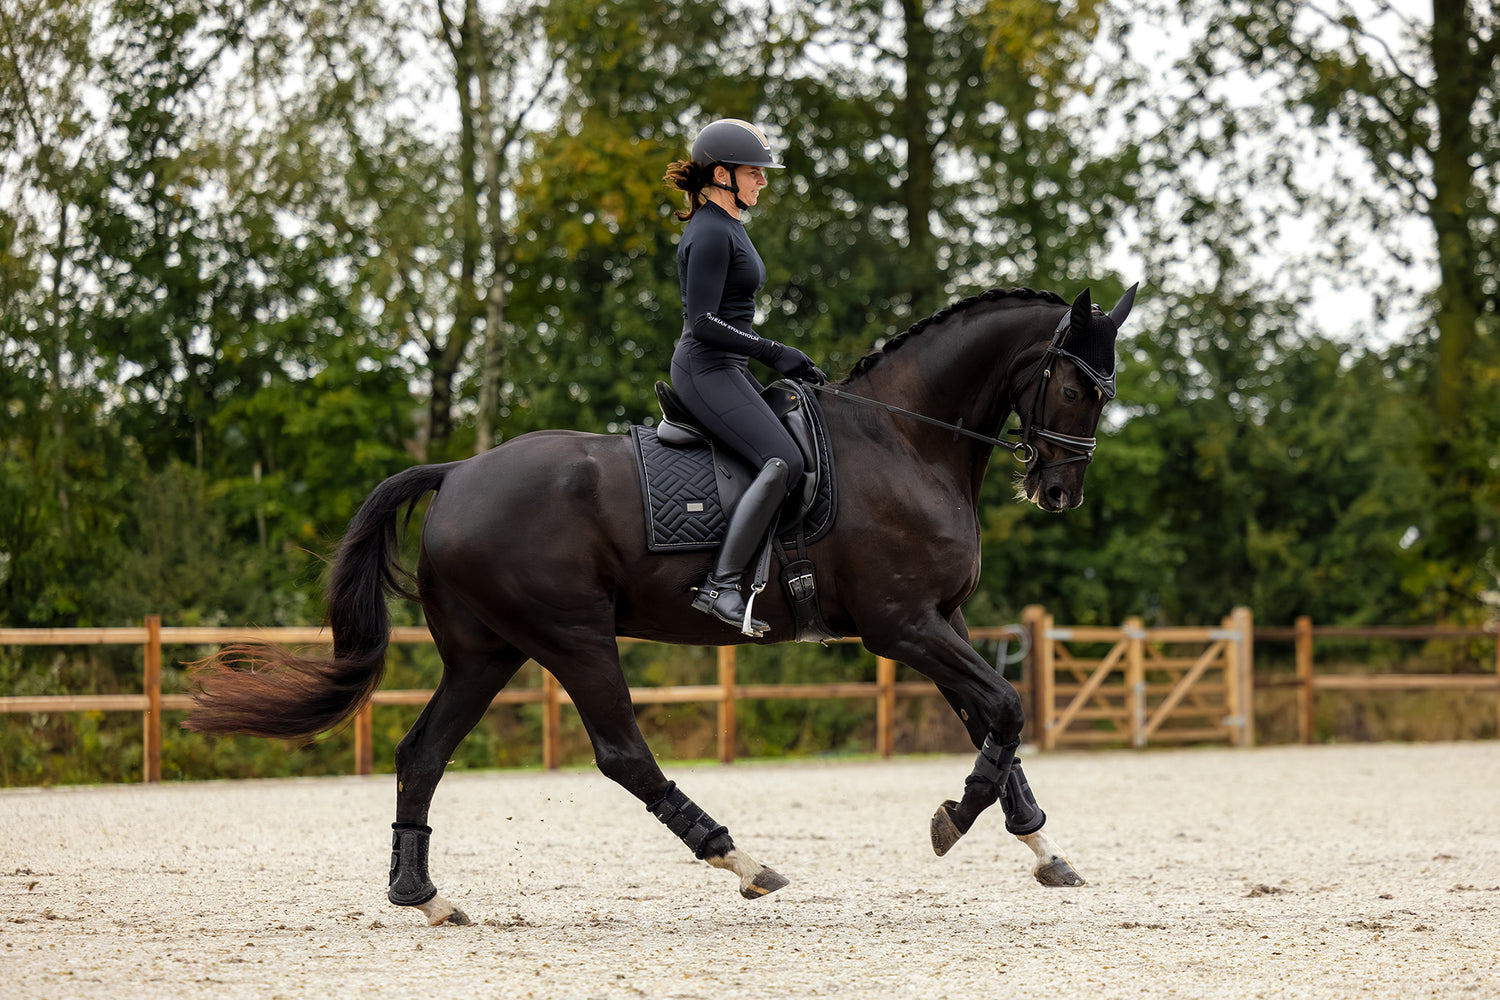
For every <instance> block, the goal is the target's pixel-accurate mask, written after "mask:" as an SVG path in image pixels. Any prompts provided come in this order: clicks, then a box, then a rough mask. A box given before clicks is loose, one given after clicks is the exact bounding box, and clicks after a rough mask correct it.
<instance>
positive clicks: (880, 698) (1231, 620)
mask: <svg viewBox="0 0 1500 1000" xmlns="http://www.w3.org/2000/svg"><path fill="white" fill-rule="evenodd" d="M1020 633H1024V638H1025V642H1024V643H1023V645H1025V646H1027V647H1029V650H1030V651H1029V654H1028V655H1027V657H1026V661H1025V668H1024V679H1023V680H1021V681H1020V682H1017V683H1016V687H1017V688H1018V689H1019V690H1020V692H1021V695H1022V698H1023V700H1024V702H1025V704H1026V705H1027V715H1028V719H1029V725H1031V726H1033V727H1035V728H1034V729H1033V730H1031V738H1032V739H1033V740H1034V741H1036V742H1038V743H1040V744H1041V745H1042V746H1043V747H1044V748H1047V749H1050V748H1053V747H1057V746H1062V745H1069V746H1072V745H1078V746H1086V745H1091V744H1096V743H1099V742H1101V741H1103V742H1111V741H1113V742H1120V741H1121V740H1122V739H1123V740H1124V741H1125V742H1129V743H1131V744H1133V745H1137V746H1141V745H1144V744H1145V742H1146V740H1147V738H1148V737H1151V738H1156V737H1158V736H1161V735H1171V734H1170V733H1169V732H1168V731H1166V730H1164V729H1163V728H1162V725H1163V723H1164V722H1165V721H1166V720H1167V717H1168V716H1169V714H1171V713H1172V711H1173V710H1174V709H1178V708H1179V707H1180V705H1181V703H1182V702H1183V701H1184V699H1185V698H1186V699H1189V700H1193V699H1195V698H1196V695H1195V693H1194V692H1193V691H1192V690H1191V687H1190V685H1191V684H1192V683H1193V682H1194V681H1196V680H1197V679H1198V678H1199V677H1200V676H1201V675H1202V674H1203V672H1204V671H1205V670H1206V669H1208V668H1209V667H1210V666H1211V664H1210V659H1209V658H1210V656H1211V652H1212V651H1210V652H1205V653H1204V654H1202V655H1201V656H1199V657H1198V658H1197V659H1196V660H1191V659H1190V660H1187V661H1181V660H1174V659H1172V658H1167V657H1156V654H1155V653H1154V652H1153V651H1154V650H1155V649H1157V648H1159V647H1161V646H1162V645H1164V644H1171V643H1183V642H1189V643H1191V642H1197V641H1205V642H1221V643H1227V646H1225V647H1224V650H1223V653H1224V655H1226V656H1227V657H1228V660H1226V665H1227V667H1226V669H1225V671H1224V682H1223V683H1221V684H1220V685H1219V687H1220V688H1223V689H1224V690H1222V691H1221V692H1219V691H1218V690H1217V689H1215V690H1216V693H1219V694H1222V696H1223V698H1224V702H1223V713H1222V717H1221V718H1220V719H1219V721H1218V726H1219V729H1220V731H1221V732H1227V733H1228V735H1229V736H1230V741H1231V742H1233V743H1234V744H1236V745H1239V746H1249V745H1253V743H1254V738H1255V736H1254V712H1253V710H1252V708H1253V696H1254V692H1255V690H1256V689H1257V688H1261V689H1266V688H1275V687H1284V686H1296V687H1297V688H1298V698H1297V715H1298V738H1299V739H1300V740H1302V741H1303V742H1307V743H1311V742H1313V739H1314V732H1313V715H1314V708H1315V704H1316V698H1317V694H1318V692H1319V691H1380V690H1384V691H1390V690H1419V689H1461V690H1473V691H1493V692H1494V693H1495V695H1496V725H1497V729H1500V642H1497V643H1496V651H1495V669H1494V672H1493V673H1490V672H1485V673H1465V674H1329V673H1323V674H1319V673H1317V672H1316V671H1315V669H1314V658H1313V651H1314V644H1315V642H1316V641H1317V640H1319V639H1323V640H1331V639H1344V640H1348V639H1375V640H1394V639H1404V640H1472V639H1495V638H1496V630H1495V628H1493V627H1491V628H1484V629H1473V628H1470V629H1466V628H1450V627H1442V626H1429V627H1412V626H1369V627H1361V628H1351V627H1344V626H1314V625H1313V624H1312V622H1311V620H1310V619H1308V618H1307V617H1306V616H1304V617H1301V618H1298V619H1297V621H1296V624H1295V625H1294V626H1293V627H1292V628H1263V627H1262V628H1257V627H1254V625H1253V618H1252V616H1251V614H1250V612H1249V609H1246V608H1236V609H1235V610H1234V612H1233V613H1232V614H1231V615H1230V616H1229V617H1227V618H1225V619H1224V621H1223V623H1222V628H1221V629H1219V630H1205V629H1201V628H1198V629H1194V628H1181V627H1168V628H1154V629H1146V628H1143V627H1141V624H1140V622H1139V621H1136V620H1132V621H1130V622H1127V623H1126V624H1125V625H1122V626H1117V627H1090V628H1059V627H1057V626H1055V625H1054V624H1053V622H1052V619H1051V616H1049V615H1048V614H1047V613H1046V609H1045V608H1042V607H1040V606H1036V605H1033V606H1030V607H1028V608H1026V610H1025V612H1024V614H1023V624H1022V625H1021V626H1020V627H1017V626H993V627H979V628H972V629H970V638H971V640H973V641H976V642H980V641H994V640H1008V641H1009V640H1014V639H1016V638H1017V637H1018V635H1019V634H1020ZM246 640H249V641H263V642H275V643H280V644H307V645H313V644H326V643H328V642H329V641H330V639H329V635H328V632H327V631H326V630H325V629H322V628H310V627H294V628H265V629H233V628H209V627H163V626H162V624H161V618H160V616H157V615H150V616H148V617H147V618H146V620H145V624H144V625H142V626H140V627H131V628H66V629H12V628H0V645H23V646H35V645H50V646H63V645H66V646H81V645H127V646H140V647H141V648H142V650H143V658H144V677H143V685H142V692H141V693H140V694H102V695H25V696H12V697H0V715H3V714H6V713H41V712H139V713H140V714H141V720H142V739H143V744H144V751H145V752H144V763H143V766H142V779H143V780H145V781H147V782H156V781H160V780H161V752H162V727H163V721H162V713H163V712H165V711H177V710H182V709H188V708H191V707H192V698H191V696H190V695H187V694H176V693H163V692H162V690H161V670H162V650H163V647H167V646H188V645H217V644H221V643H226V642H238V641H246ZM639 641H640V640H634V639H621V640H620V642H621V643H622V644H623V643H634V642H639ZM842 641H844V642H858V640H857V639H846V640H842ZM1278 641H1291V642H1292V643H1293V644H1294V653H1295V661H1296V673H1295V676H1294V678H1289V679H1285V680H1279V679H1271V678H1265V679H1261V680H1256V679H1255V678H1254V676H1253V673H1252V670H1251V669H1250V665H1251V664H1252V663H1253V660H1254V653H1253V650H1254V648H1255V647H1254V644H1255V643H1262V642H1272V643H1274V642H1278ZM391 642H392V643H393V644H407V643H415V644H430V643H431V642H432V636H431V635H430V634H429V633H428V631H427V629H426V628H422V627H414V628H395V629H392V630H391ZM1064 642H1085V643H1086V642H1095V643H1115V642H1121V643H1123V645H1119V646H1118V647H1117V651H1112V653H1111V654H1110V656H1108V657H1105V659H1104V660H1101V661H1097V663H1088V664H1087V666H1088V667H1089V668H1090V669H1091V671H1092V672H1091V673H1090V674H1089V676H1088V677H1087V678H1083V677H1082V672H1081V664H1083V661H1080V660H1076V659H1073V658H1071V657H1070V656H1068V655H1067V654H1066V652H1065V651H1063V652H1062V654H1061V655H1060V654H1059V647H1060V646H1061V645H1062V644H1063V643H1064ZM1148 654H1149V656H1148ZM1111 657H1114V659H1113V660H1111ZM1184 662H1185V663H1186V670H1184V669H1182V666H1183V663H1184ZM1060 664H1061V666H1062V669H1063V670H1064V672H1065V673H1067V672H1071V674H1072V678H1073V680H1072V681H1071V682H1070V681H1069V679H1068V678H1064V679H1063V681H1061V682H1060V681H1059V679H1058V670H1059V666H1060ZM1156 668H1160V669H1161V670H1162V671H1165V672H1170V671H1172V670H1174V669H1175V670H1176V672H1177V673H1176V676H1177V681H1176V682H1175V683H1174V684H1172V685H1170V686H1166V685H1160V684H1148V683H1146V676H1145V674H1146V671H1147V670H1148V669H1156ZM1230 668H1232V669H1230ZM1116 670H1118V671H1120V672H1122V673H1123V674H1124V680H1125V686H1124V688H1123V690H1124V691H1125V692H1126V694H1125V696H1124V697H1125V700H1124V701H1123V702H1116V703H1109V704H1108V705H1106V707H1103V708H1100V707H1097V706H1098V705H1105V704H1106V703H1105V701H1104V700H1102V699H1101V691H1102V690H1105V691H1107V689H1105V688H1104V682H1105V680H1106V678H1107V677H1108V675H1109V674H1110V673H1111V672H1112V671H1116ZM715 680H716V683H714V684H699V685H678V686H673V687H633V688H631V689H630V696H631V699H632V701H633V702H635V704H637V705H651V704H681V703H689V702H696V703H704V702H712V703H714V704H715V705H716V706H717V711H718V757H719V759H720V760H721V761H723V762H725V763H728V762H730V761H732V760H734V747H735V739H736V731H735V705H736V703H737V702H739V701H745V700H751V699H779V698H797V699H821V698H849V699H874V701H875V707H876V738H875V744H876V750H877V751H878V752H879V753H880V754H881V756H884V757H889V756H891V755H892V754H893V753H894V752H895V728H896V699H897V697H898V696H899V697H929V696H934V695H936V694H938V692H937V689H936V688H935V687H933V685H932V684H931V683H930V682H928V681H926V680H915V681H897V680H896V663H895V662H894V661H892V660H888V659H885V658H877V659H876V678H875V680H874V681H873V682H869V681H859V682H834V683H823V684H740V683H739V682H738V680H737V677H736V650H735V647H733V646H722V647H719V648H718V650H717V677H716V679H715ZM431 696H432V692H431V691H430V690H379V691H376V692H375V694H374V696H373V697H372V698H371V699H370V702H369V703H368V704H366V705H365V706H364V707H363V708H362V709H361V710H360V711H359V713H358V714H357V715H356V716H355V720H354V727H353V728H354V756H355V770H356V773H359V774H369V773H370V772H371V771H372V770H373V766H374V761H373V753H374V748H373V743H374V740H373V733H374V727H373V724H372V712H373V709H374V708H375V707H376V706H386V705H425V704H426V703H427V700H428V699H429V698H430V697H431ZM1058 699H1062V701H1061V702H1059V700H1058ZM1091 699H1093V700H1094V706H1095V707H1090V706H1089V704H1088V703H1089V702H1090V700H1091ZM493 703H494V704H497V705H524V704H537V705H541V706H542V763H543V766H544V767H546V768H556V767H557V766H558V765H559V762H560V760H561V749H560V738H561V729H562V725H561V720H562V716H561V709H562V706H563V705H567V704H571V703H572V701H571V699H570V698H569V697H568V695H567V692H565V691H563V690H562V687H561V686H560V685H559V684H558V683H557V681H556V679H554V678H553V677H552V675H551V674H550V673H548V672H547V671H545V670H543V671H542V683H541V686H540V687H538V688H521V689H509V690H505V691H501V692H500V693H499V694H498V695H496V697H495V699H494V702H493ZM1202 705H1203V703H1202V702H1201V701H1200V703H1199V710H1200V711H1201V709H1202ZM1188 707H1191V706H1188ZM1210 707H1211V708H1212V709H1214V710H1215V711H1217V709H1218V705H1217V703H1214V704H1212V705H1210ZM1078 720H1081V721H1082V722H1083V723H1084V724H1085V731H1082V732H1079V731H1077V728H1076V726H1075V731H1074V732H1073V733H1072V734H1069V733H1066V732H1064V730H1066V729H1067V726H1068V724H1069V723H1070V722H1075V721H1078ZM1088 726H1094V727H1096V728H1092V729H1090V728H1087V727H1088ZM1100 726H1102V727H1103V729H1100V728H1097V727H1100ZM1204 732H1207V731H1206V730H1205V731H1204ZM1120 734H1124V735H1123V736H1121V735H1120ZM1194 734H1195V731H1193V730H1181V731H1179V732H1178V733H1177V734H1176V735H1177V736H1178V738H1190V737H1193V738H1196V737H1195V735H1194ZM1209 735H1210V736H1211V735H1212V734H1209ZM1197 736H1201V737H1203V738H1208V737H1207V736H1204V735H1203V733H1198V734H1197Z"/></svg>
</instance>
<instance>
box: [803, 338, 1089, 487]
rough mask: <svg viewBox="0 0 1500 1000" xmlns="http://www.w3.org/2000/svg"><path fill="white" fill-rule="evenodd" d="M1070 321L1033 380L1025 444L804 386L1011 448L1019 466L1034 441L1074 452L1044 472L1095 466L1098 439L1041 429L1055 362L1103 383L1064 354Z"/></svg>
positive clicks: (1024, 428)
mask: <svg viewBox="0 0 1500 1000" xmlns="http://www.w3.org/2000/svg"><path fill="white" fill-rule="evenodd" d="M1068 319H1069V317H1068V314H1066V313H1065V314H1063V318H1062V320H1061V321H1060V322H1059V323H1058V324H1057V329H1056V331H1054V332H1053V335H1052V342H1051V344H1049V345H1048V347H1047V353H1046V355H1044V356H1043V358H1042V361H1041V364H1040V365H1038V366H1037V370H1036V374H1035V375H1033V376H1032V382H1033V383H1036V382H1040V384H1039V385H1038V386H1037V391H1036V395H1034V396H1033V397H1032V399H1031V412H1030V414H1029V415H1028V416H1026V417H1024V418H1023V419H1022V422H1021V429H1020V431H1019V432H1016V433H1019V434H1020V436H1021V440H1019V441H1003V440H1001V439H1000V438H997V437H991V436H990V435H988V434H980V433H979V432H977V431H971V430H969V429H968V428H967V427H965V426H964V425H963V420H962V419H960V420H959V422H958V423H956V424H950V423H948V422H947V421H946V420H938V419H937V418H936V417H929V416H927V415H926V414H924V413H916V412H914V411H912V410H908V409H906V408H904V407H900V406H897V405H895V404H894V403H883V402H881V401H880V400H878V399H871V398H870V397H869V396H859V395H856V394H854V393H852V392H845V391H844V390H842V389H835V388H834V387H833V386H831V385H817V384H815V383H811V382H806V383H803V384H804V385H805V386H807V387H808V388H810V389H814V390H816V391H818V392H821V393H824V394H826V395H829V396H837V397H839V398H840V399H849V400H853V401H854V402H856V403H863V404H864V405H865V406H873V407H875V408H876V409H880V410H885V411H886V412H887V413H894V414H898V415H900V416H903V417H909V418H911V419H912V420H920V421H921V422H922V423H924V424H931V425H933V426H934V427H941V428H943V429H944V430H949V431H952V432H953V433H954V434H955V435H957V434H962V435H964V436H965V437H970V438H973V439H974V440H976V441H983V442H984V443H985V444H988V445H994V446H998V447H1001V448H1009V449H1010V452H1011V456H1012V457H1013V458H1014V459H1015V460H1016V461H1017V462H1021V463H1023V464H1026V465H1030V464H1031V463H1032V461H1033V460H1034V459H1036V457H1037V451H1036V446H1035V445H1033V444H1032V439H1034V438H1041V439H1042V440H1043V441H1050V442H1052V443H1053V444H1055V445H1057V446H1058V447H1060V448H1063V449H1066V450H1067V451H1071V452H1074V454H1073V455H1071V456H1070V457H1068V458H1064V459H1060V460H1058V461H1056V462H1048V463H1045V464H1044V465H1043V466H1042V468H1044V469H1050V468H1052V467H1053V466H1057V465H1067V464H1068V463H1069V462H1092V461H1093V460H1094V448H1095V447H1096V446H1097V445H1098V439H1097V438H1093V437H1078V436H1076V435H1073V434H1061V433H1059V432H1057V431H1052V430H1048V429H1047V428H1045V427H1043V426H1041V423H1040V421H1039V419H1038V417H1037V410H1038V408H1039V407H1040V406H1041V403H1042V397H1043V395H1045V394H1046V391H1047V382H1048V381H1049V380H1050V379H1051V378H1052V365H1053V362H1054V361H1056V359H1057V358H1059V357H1064V356H1065V357H1068V358H1070V359H1072V360H1073V361H1074V362H1075V363H1078V364H1079V366H1080V367H1081V368H1083V370H1084V372H1085V373H1086V374H1087V375H1088V376H1089V377H1090V378H1093V379H1094V381H1095V383H1096V384H1099V383H1100V378H1099V376H1097V375H1095V373H1094V371H1093V369H1091V368H1089V367H1088V366H1087V365H1084V364H1082V363H1081V362H1079V360H1078V359H1077V358H1075V357H1073V355H1072V354H1069V353H1068V352H1067V351H1064V350H1062V348H1061V341H1062V336H1063V334H1064V333H1065V332H1066V331H1067V329H1068ZM1113 383H1114V379H1113V378H1111V379H1110V380H1109V386H1108V388H1109V395H1110V396H1113V395H1114V392H1113V389H1114V385H1113ZM1100 389H1101V391H1104V387H1103V386H1102V385H1101V386H1100Z"/></svg>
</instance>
